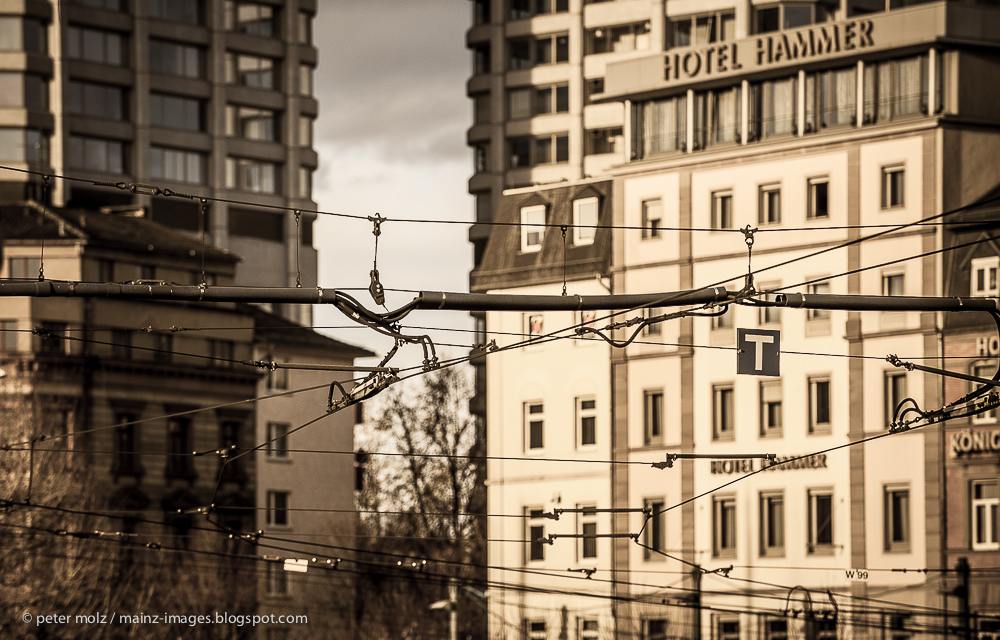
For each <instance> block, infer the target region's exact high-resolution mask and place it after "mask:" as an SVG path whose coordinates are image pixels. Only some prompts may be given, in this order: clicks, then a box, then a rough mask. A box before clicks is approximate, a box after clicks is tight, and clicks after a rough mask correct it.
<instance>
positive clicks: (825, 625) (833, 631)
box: [812, 611, 840, 640]
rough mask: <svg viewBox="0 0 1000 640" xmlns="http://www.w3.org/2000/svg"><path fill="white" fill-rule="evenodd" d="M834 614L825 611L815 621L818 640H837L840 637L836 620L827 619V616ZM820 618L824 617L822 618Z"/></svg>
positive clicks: (814, 627)
mask: <svg viewBox="0 0 1000 640" xmlns="http://www.w3.org/2000/svg"><path fill="white" fill-rule="evenodd" d="M833 613H834V612H833V611H823V612H821V613H819V614H818V615H817V619H815V620H813V623H812V624H813V630H814V632H815V634H816V636H815V638H816V640H837V638H839V637H840V636H838V635H837V620H836V618H827V615H832V614H833ZM819 616H822V618H820V617H819Z"/></svg>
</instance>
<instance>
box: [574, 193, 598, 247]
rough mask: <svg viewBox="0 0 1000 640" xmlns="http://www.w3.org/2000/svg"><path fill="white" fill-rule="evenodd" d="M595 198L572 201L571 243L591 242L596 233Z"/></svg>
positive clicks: (582, 243)
mask: <svg viewBox="0 0 1000 640" xmlns="http://www.w3.org/2000/svg"><path fill="white" fill-rule="evenodd" d="M596 227H597V198H596V197H591V198H580V199H578V200H574V201H573V244H575V245H584V244H593V243H594V236H595V235H597V228H596Z"/></svg>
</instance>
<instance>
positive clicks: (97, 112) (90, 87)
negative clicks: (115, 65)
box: [66, 80, 128, 120]
mask: <svg viewBox="0 0 1000 640" xmlns="http://www.w3.org/2000/svg"><path fill="white" fill-rule="evenodd" d="M66 111H68V112H69V113H72V114H75V115H83V116H90V117H92V118H105V119H107V120H124V119H127V117H128V116H127V108H126V92H125V89H123V88H121V87H115V86H112V85H108V84H97V83H96V82H80V81H77V80H70V81H69V82H67V83H66Z"/></svg>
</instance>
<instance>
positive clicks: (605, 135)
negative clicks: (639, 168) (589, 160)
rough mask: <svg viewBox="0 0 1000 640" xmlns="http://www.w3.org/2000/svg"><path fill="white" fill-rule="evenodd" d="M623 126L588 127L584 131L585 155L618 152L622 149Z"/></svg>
mask: <svg viewBox="0 0 1000 640" xmlns="http://www.w3.org/2000/svg"><path fill="white" fill-rule="evenodd" d="M621 140H622V128H621V127H606V128H604V129H587V130H585V131H584V132H583V155H585V156H596V155H603V154H606V153H618V150H619V149H621V144H622V142H621Z"/></svg>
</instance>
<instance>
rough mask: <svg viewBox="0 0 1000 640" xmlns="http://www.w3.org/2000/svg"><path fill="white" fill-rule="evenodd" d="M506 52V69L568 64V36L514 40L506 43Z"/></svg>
mask: <svg viewBox="0 0 1000 640" xmlns="http://www.w3.org/2000/svg"><path fill="white" fill-rule="evenodd" d="M507 51H508V58H507V68H508V69H530V68H531V67H534V66H538V65H544V64H555V63H559V62H569V36H568V35H566V34H556V35H550V36H538V37H531V38H515V39H512V40H508V41H507Z"/></svg>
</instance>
